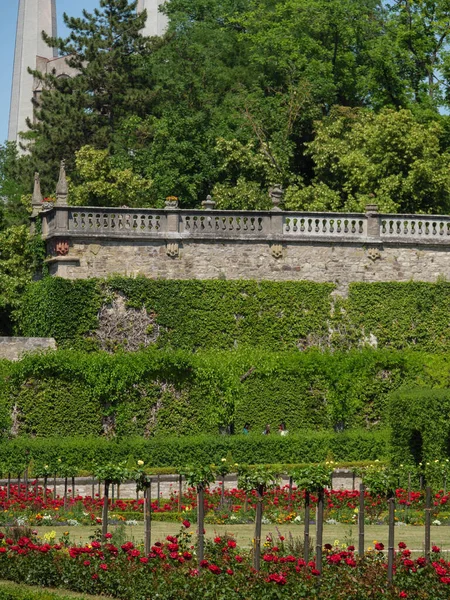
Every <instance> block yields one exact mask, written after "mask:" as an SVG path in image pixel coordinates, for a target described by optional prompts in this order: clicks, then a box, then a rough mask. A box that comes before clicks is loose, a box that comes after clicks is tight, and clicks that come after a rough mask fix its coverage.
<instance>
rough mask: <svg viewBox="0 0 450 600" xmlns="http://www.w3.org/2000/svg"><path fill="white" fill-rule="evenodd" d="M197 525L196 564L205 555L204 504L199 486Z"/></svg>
mask: <svg viewBox="0 0 450 600" xmlns="http://www.w3.org/2000/svg"><path fill="white" fill-rule="evenodd" d="M197 525H198V533H197V535H198V549H197V556H198V562H199V563H200V562H201V561H202V560H203V557H204V553H205V534H204V533H203V532H204V525H205V503H204V490H203V486H199V487H198V488H197Z"/></svg>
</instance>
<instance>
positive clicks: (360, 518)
mask: <svg viewBox="0 0 450 600" xmlns="http://www.w3.org/2000/svg"><path fill="white" fill-rule="evenodd" d="M364 491H365V487H364V484H363V483H361V485H360V486H359V512H358V530H359V538H358V555H359V556H360V557H361V558H362V557H363V556H364Z"/></svg>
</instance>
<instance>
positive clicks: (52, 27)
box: [8, 0, 56, 141]
mask: <svg viewBox="0 0 450 600" xmlns="http://www.w3.org/2000/svg"><path fill="white" fill-rule="evenodd" d="M42 31H45V32H46V33H48V34H49V35H51V36H56V0H19V14H18V19H17V33H16V50H15V55H14V73H13V83H12V93H11V108H10V114H9V129H8V140H10V141H18V139H19V132H21V131H26V129H27V126H26V119H27V118H30V119H33V105H32V103H31V99H32V98H33V96H35V95H36V93H37V87H36V82H35V81H34V78H33V76H32V75H30V74H29V73H28V68H29V67H30V68H32V69H35V68H36V67H37V66H38V65H39V64H40V63H41V64H42V62H45V63H48V62H49V61H51V60H53V59H55V58H56V50H55V49H53V48H49V47H48V46H47V44H46V43H45V42H44V40H43V39H42Z"/></svg>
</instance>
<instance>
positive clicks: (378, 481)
mask: <svg viewBox="0 0 450 600" xmlns="http://www.w3.org/2000/svg"><path fill="white" fill-rule="evenodd" d="M360 473H361V476H362V480H363V483H364V485H365V486H366V488H367V489H368V490H369V492H370V493H371V494H372V495H373V496H375V495H378V496H384V497H392V496H393V495H394V491H395V489H396V488H397V487H398V473H397V472H396V470H395V469H392V468H390V467H388V466H386V465H382V466H379V465H376V464H375V465H370V466H368V467H365V468H364V469H361V470H360Z"/></svg>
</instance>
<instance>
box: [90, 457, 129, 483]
mask: <svg viewBox="0 0 450 600" xmlns="http://www.w3.org/2000/svg"><path fill="white" fill-rule="evenodd" d="M129 475H130V474H129V470H128V468H127V461H122V462H120V463H115V462H107V463H99V464H96V465H95V467H94V476H95V477H96V478H97V479H100V480H101V481H105V482H107V483H116V484H118V485H119V484H121V483H123V482H124V481H125V480H126V479H127V478H128V477H129Z"/></svg>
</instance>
